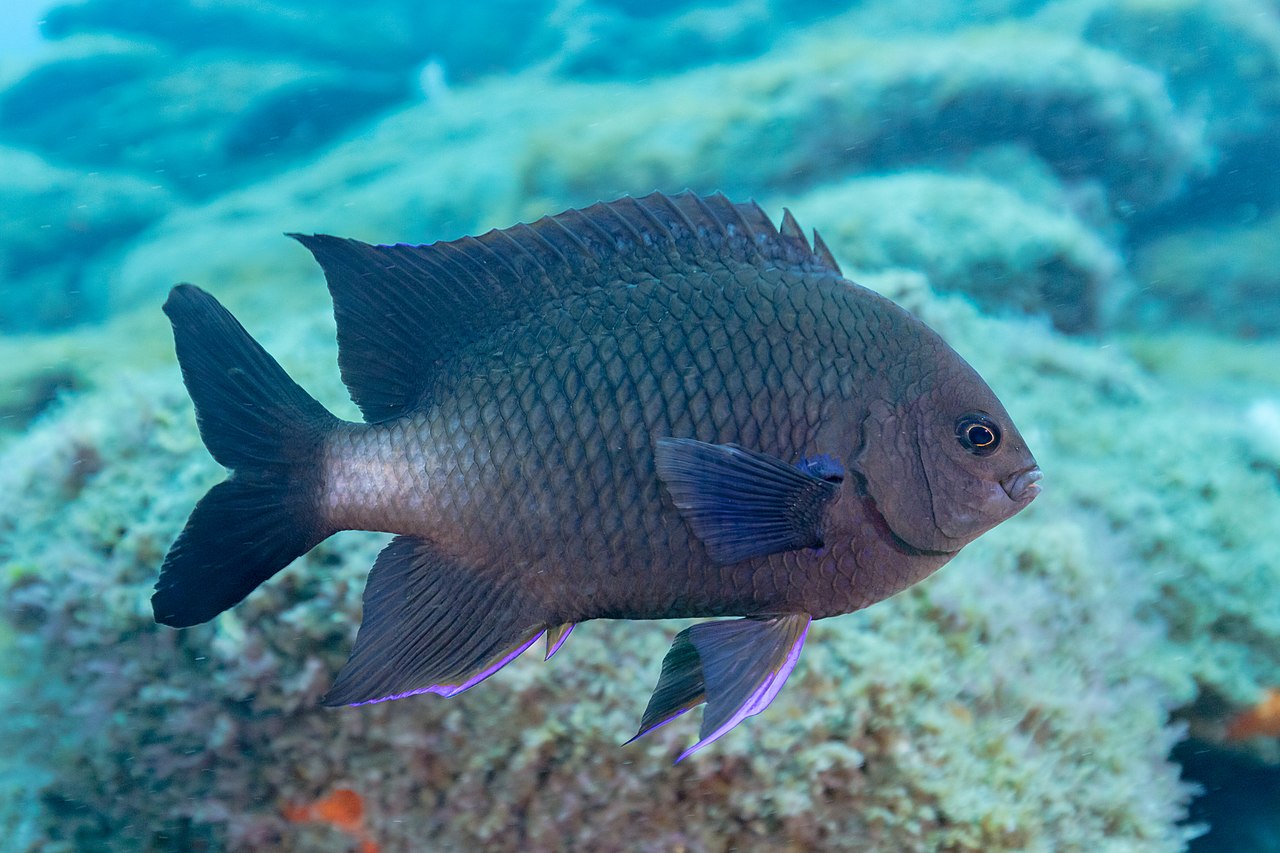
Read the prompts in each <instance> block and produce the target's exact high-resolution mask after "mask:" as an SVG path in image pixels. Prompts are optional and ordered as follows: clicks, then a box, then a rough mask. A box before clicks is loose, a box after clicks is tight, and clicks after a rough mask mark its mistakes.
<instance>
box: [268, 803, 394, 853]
mask: <svg viewBox="0 0 1280 853" xmlns="http://www.w3.org/2000/svg"><path fill="white" fill-rule="evenodd" d="M281 812H282V814H283V815H284V818H285V820H287V821H289V822H290V823H302V822H305V821H311V822H315V823H327V824H329V825H330V826H332V827H336V828H337V829H340V830H342V831H343V832H345V833H347V834H348V835H350V836H352V837H353V838H355V839H356V840H357V841H359V842H360V853H379V849H378V845H377V843H376V842H375V841H374V840H373V839H372V838H370V837H369V834H368V833H367V832H366V831H365V828H364V798H363V797H361V796H360V795H359V794H357V793H356V792H355V791H353V790H351V789H350V788H336V789H334V790H333V791H332V792H330V793H329V794H328V795H327V796H324V797H321V798H320V799H318V800H316V801H315V802H313V803H310V804H307V805H296V804H289V805H286V806H285V807H284V808H283V809H282V810H281Z"/></svg>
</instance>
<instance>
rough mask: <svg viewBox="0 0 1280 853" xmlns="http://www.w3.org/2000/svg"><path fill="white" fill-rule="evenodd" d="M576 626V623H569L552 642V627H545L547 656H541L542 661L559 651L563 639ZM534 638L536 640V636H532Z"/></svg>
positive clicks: (567, 636) (549, 658)
mask: <svg viewBox="0 0 1280 853" xmlns="http://www.w3.org/2000/svg"><path fill="white" fill-rule="evenodd" d="M576 627H578V626H577V623H573V624H570V625H569V627H568V628H565V629H564V632H563V633H561V634H560V636H559V637H557V638H556V641H555V642H554V643H553V642H551V633H552V630H553V629H550V628H549V629H547V631H546V632H545V633H546V635H547V643H548V645H547V656H546V657H544V658H543V660H544V661H548V660H551V656H552V655H554V654H555V653H556V652H558V651H560V647H561V646H563V645H564V641H565V640H567V639H569V635H570V634H572V633H573V629H574V628H576ZM534 639H535V640H536V639H537V637H534Z"/></svg>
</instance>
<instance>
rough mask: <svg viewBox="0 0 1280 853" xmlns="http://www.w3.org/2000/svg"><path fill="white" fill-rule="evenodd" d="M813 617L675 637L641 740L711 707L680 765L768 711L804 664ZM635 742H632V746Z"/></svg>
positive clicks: (700, 628) (703, 626)
mask: <svg viewBox="0 0 1280 853" xmlns="http://www.w3.org/2000/svg"><path fill="white" fill-rule="evenodd" d="M810 621H811V620H810V618H809V615H808V614H806V613H796V614H791V615H788V616H778V617H774V618H771V619H734V620H729V621H721V622H703V623H700V624H698V625H694V626H692V627H689V628H686V629H685V630H683V631H681V632H680V633H679V634H677V635H676V638H675V641H674V642H673V643H672V644H671V650H670V651H668V652H667V656H666V657H665V658H664V659H663V661H662V674H661V675H660V676H659V677H658V685H657V687H655V688H654V691H653V695H652V696H651V697H650V699H649V705H648V707H646V708H645V711H644V716H643V717H642V718H641V720H640V731H639V732H637V733H636V735H635V737H633V738H632V739H631V740H632V741H633V740H635V739H636V738H639V737H642V736H643V735H646V734H648V733H649V732H651V731H653V730H654V729H656V728H658V727H659V726H662V725H664V724H666V723H669V722H670V721H671V720H674V719H675V718H676V717H678V716H680V715H681V714H683V713H685V712H686V711H689V710H691V709H692V708H694V707H696V706H697V705H699V704H700V703H702V702H706V703H707V707H706V709H705V710H704V711H703V715H702V726H701V728H700V729H699V730H698V742H697V743H695V744H694V745H693V746H691V747H689V748H688V749H686V750H685V751H684V752H682V753H681V754H680V757H679V758H677V759H676V761H677V762H680V761H682V760H684V759H685V758H687V757H688V756H690V755H692V754H693V753H694V752H697V751H698V750H699V749H702V747H704V746H706V745H707V744H709V743H711V742H712V741H715V740H717V739H719V738H720V737H721V736H723V735H724V734H726V733H727V732H728V731H729V730H730V729H732V728H733V727H734V726H736V725H738V723H740V722H742V721H743V720H745V719H746V718H747V717H753V716H755V715H756V714H759V713H760V712H761V711H763V710H764V709H765V708H767V707H768V706H769V703H770V702H772V701H773V700H774V697H776V696H777V695H778V692H779V691H780V690H782V685H783V684H785V683H786V681H787V677H788V676H789V675H790V674H791V670H793V669H794V668H795V665H796V661H798V660H799V658H800V649H801V647H802V646H803V645H804V638H805V636H806V634H807V633H808V631H809V623H810ZM630 742H631V741H627V743H630Z"/></svg>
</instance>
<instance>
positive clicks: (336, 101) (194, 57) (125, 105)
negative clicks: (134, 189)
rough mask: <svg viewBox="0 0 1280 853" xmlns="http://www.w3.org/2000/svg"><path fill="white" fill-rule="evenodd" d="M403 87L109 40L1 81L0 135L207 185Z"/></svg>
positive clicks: (188, 186)
mask: <svg viewBox="0 0 1280 853" xmlns="http://www.w3.org/2000/svg"><path fill="white" fill-rule="evenodd" d="M77 52H79V51H77ZM408 88H409V87H408V84H407V83H406V82H404V81H401V80H399V79H398V78H394V77H390V76H387V75H376V74H353V73H351V72H347V71H341V70H338V69H334V68H332V67H329V68H326V67H322V66H315V65H301V64H297V63H293V62H287V61H271V60H265V59H262V58H252V57H243V56H231V55H226V56H215V55H209V54H186V55H183V56H180V57H179V56H175V55H171V54H168V53H166V52H165V51H163V50H162V49H160V48H150V49H146V48H142V47H138V48H134V49H131V50H129V51H126V52H117V51H115V50H112V51H110V52H106V53H101V54H96V55H95V54H89V55H79V56H74V57H71V58H56V59H53V60H52V61H50V62H48V63H46V64H42V65H38V66H36V67H35V68H33V69H32V70H31V71H30V72H29V73H28V74H27V75H26V76H25V77H23V78H22V79H20V80H18V81H17V82H15V83H14V84H13V85H11V86H10V87H9V89H8V90H6V91H4V92H2V93H0V128H3V129H2V130H0V136H3V138H5V139H8V140H10V141H13V142H16V143H18V144H21V145H23V146H26V147H30V148H35V149H38V150H40V151H42V152H45V153H46V155H47V156H50V157H54V158H56V159H58V160H59V161H61V162H71V163H77V164H80V165H82V166H87V167H106V168H112V169H123V170H130V171H134V172H137V173H140V174H146V175H149V176H154V180H155V181H156V182H162V183H165V184H168V185H170V186H174V187H176V188H178V189H180V190H182V191H184V192H186V193H189V194H191V195H195V196H208V195H210V194H213V193H215V192H219V191H222V190H224V189H225V188H226V187H228V186H229V185H233V184H236V183H240V182H243V181H245V180H248V179H249V178H252V177H260V176H262V175H264V174H268V173H271V172H275V171H279V170H280V169H282V168H285V167H286V166H287V165H288V164H289V163H290V162H292V161H293V160H294V159H296V158H297V157H299V156H301V155H303V154H306V153H308V152H310V151H312V150H314V149H315V148H317V147H320V146H321V145H323V144H325V143H328V142H329V141H330V140H331V139H333V138H334V137H335V136H337V135H338V134H340V133H341V132H343V131H344V130H346V129H347V128H348V127H350V126H352V125H353V124H355V123H358V122H360V121H362V120H364V119H367V118H368V117H370V116H371V115H373V114H374V113H376V112H379V111H381V110H383V109H385V108H386V107H387V106H389V105H390V104H392V103H394V102H396V101H398V100H401V99H403V98H404V97H405V96H406V95H407V92H408Z"/></svg>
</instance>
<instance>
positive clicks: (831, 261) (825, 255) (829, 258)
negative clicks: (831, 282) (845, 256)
mask: <svg viewBox="0 0 1280 853" xmlns="http://www.w3.org/2000/svg"><path fill="white" fill-rule="evenodd" d="M813 253H814V254H815V255H817V256H818V259H819V260H820V261H822V262H823V263H824V264H826V265H827V266H828V267H830V268H831V271H832V272H834V273H835V274H836V275H844V273H842V272H841V271H840V265H839V264H838V263H836V259H835V256H834V255H832V254H831V250H830V249H828V248H827V244H826V241H825V240H823V239H822V235H821V234H819V233H818V229H816V228H815V229H814V230H813Z"/></svg>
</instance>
